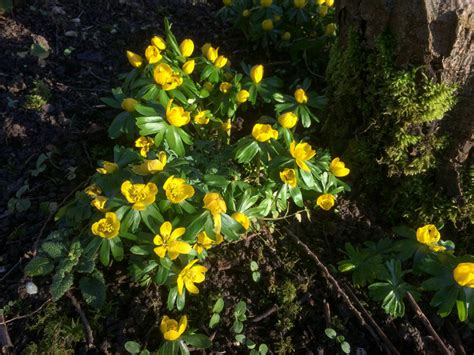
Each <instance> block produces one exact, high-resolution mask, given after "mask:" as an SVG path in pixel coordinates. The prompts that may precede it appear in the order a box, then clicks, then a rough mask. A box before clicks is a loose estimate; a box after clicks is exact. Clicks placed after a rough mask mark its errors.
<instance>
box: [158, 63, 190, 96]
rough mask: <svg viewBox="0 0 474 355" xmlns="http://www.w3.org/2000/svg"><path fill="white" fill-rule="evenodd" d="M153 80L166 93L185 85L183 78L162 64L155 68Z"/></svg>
mask: <svg viewBox="0 0 474 355" xmlns="http://www.w3.org/2000/svg"><path fill="white" fill-rule="evenodd" d="M153 78H154V79H155V82H156V83H157V84H159V85H161V87H162V88H163V89H164V90H166V91H168V90H173V89H176V88H177V87H178V86H180V85H181V84H182V83H183V78H181V76H180V75H179V74H178V73H175V72H174V71H173V69H171V67H170V66H169V65H168V64H166V63H161V64H159V65H158V66H156V67H155V69H154V70H153Z"/></svg>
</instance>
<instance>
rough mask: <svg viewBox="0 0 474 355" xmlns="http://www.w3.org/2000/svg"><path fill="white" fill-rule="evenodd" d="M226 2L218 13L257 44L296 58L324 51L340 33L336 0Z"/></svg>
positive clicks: (246, 0) (233, 0) (247, 0)
mask: <svg viewBox="0 0 474 355" xmlns="http://www.w3.org/2000/svg"><path fill="white" fill-rule="evenodd" d="M223 5H224V7H223V8H222V9H221V10H219V12H218V16H219V17H220V18H221V19H222V20H223V21H225V22H228V23H230V24H232V25H233V27H235V28H236V29H238V30H240V31H242V32H243V34H244V35H245V37H246V38H247V39H248V40H250V41H251V42H253V43H254V44H255V45H256V47H261V46H263V48H265V49H267V50H269V49H277V50H279V51H285V52H289V53H290V54H291V55H292V57H293V59H296V60H300V59H301V58H302V57H306V54H307V53H313V52H314V53H317V52H320V51H321V49H322V48H323V47H324V46H325V45H326V44H327V43H328V42H329V43H330V42H332V39H333V38H334V37H335V34H336V29H337V28H336V24H335V19H334V0H223ZM317 56H320V53H317V55H315V56H314V57H317Z"/></svg>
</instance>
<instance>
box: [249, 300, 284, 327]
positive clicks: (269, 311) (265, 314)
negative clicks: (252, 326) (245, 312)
mask: <svg viewBox="0 0 474 355" xmlns="http://www.w3.org/2000/svg"><path fill="white" fill-rule="evenodd" d="M276 311H278V306H277V305H276V304H274V305H273V306H272V307H271V308H270V309H267V310H266V311H265V312H263V313H262V314H260V315H258V316H256V317H255V318H253V319H252V322H253V323H258V322H260V321H261V320H262V319H265V318H267V317H270V316H271V315H272V314H273V313H275V312H276Z"/></svg>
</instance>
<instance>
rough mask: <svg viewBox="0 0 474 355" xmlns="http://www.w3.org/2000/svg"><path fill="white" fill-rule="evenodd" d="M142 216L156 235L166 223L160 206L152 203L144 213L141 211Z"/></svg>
mask: <svg viewBox="0 0 474 355" xmlns="http://www.w3.org/2000/svg"><path fill="white" fill-rule="evenodd" d="M140 215H141V219H142V221H143V222H145V224H146V226H147V227H148V229H149V230H150V231H151V232H153V233H155V234H156V233H158V228H159V226H160V225H161V224H162V223H163V222H164V219H163V216H162V215H161V213H160V210H159V208H158V206H157V205H156V204H155V203H152V204H151V205H149V206H148V207H147V208H145V209H144V210H143V211H140Z"/></svg>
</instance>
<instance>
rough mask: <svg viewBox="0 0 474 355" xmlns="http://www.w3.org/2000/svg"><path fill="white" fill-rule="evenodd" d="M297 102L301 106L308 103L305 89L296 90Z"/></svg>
mask: <svg viewBox="0 0 474 355" xmlns="http://www.w3.org/2000/svg"><path fill="white" fill-rule="evenodd" d="M295 100H296V102H297V103H299V104H305V103H307V102H308V96H307V95H306V92H305V91H304V90H303V89H301V88H299V89H296V90H295Z"/></svg>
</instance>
